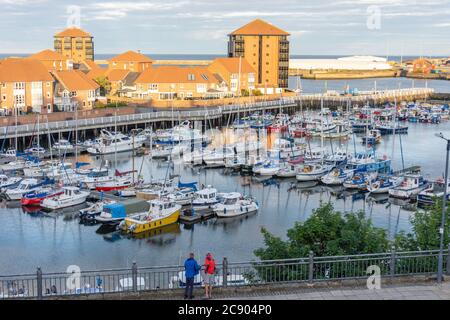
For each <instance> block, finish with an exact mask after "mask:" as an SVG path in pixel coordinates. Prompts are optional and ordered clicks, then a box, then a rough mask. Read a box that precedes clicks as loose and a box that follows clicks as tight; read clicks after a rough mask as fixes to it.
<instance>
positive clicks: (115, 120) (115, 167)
mask: <svg viewBox="0 0 450 320" xmlns="http://www.w3.org/2000/svg"><path fill="white" fill-rule="evenodd" d="M116 138H117V101H116V111H115V114H114V135H113V139H114V140H113V141H114V171H117V141H116V140H117V139H116Z"/></svg>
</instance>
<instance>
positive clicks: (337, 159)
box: [325, 149, 351, 165]
mask: <svg viewBox="0 0 450 320" xmlns="http://www.w3.org/2000/svg"><path fill="white" fill-rule="evenodd" d="M349 159H351V155H350V154H349V153H348V152H347V151H345V150H342V149H337V150H336V151H335V152H334V153H333V154H330V155H328V156H326V157H325V162H326V163H328V164H334V165H339V164H345V163H347V161H348V160H349Z"/></svg>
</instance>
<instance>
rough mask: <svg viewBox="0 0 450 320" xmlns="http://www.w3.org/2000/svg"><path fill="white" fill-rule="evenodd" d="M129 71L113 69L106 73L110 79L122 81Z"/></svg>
mask: <svg viewBox="0 0 450 320" xmlns="http://www.w3.org/2000/svg"><path fill="white" fill-rule="evenodd" d="M129 73H130V71H129V70H122V69H112V70H108V72H107V73H106V77H107V78H108V80H109V81H121V80H123V79H125V78H126V76H127V75H128V74H129Z"/></svg>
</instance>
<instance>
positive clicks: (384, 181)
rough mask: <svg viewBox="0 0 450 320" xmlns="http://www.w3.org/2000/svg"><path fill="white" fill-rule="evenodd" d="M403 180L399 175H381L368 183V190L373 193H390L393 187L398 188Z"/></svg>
mask: <svg viewBox="0 0 450 320" xmlns="http://www.w3.org/2000/svg"><path fill="white" fill-rule="evenodd" d="M402 181H403V178H401V177H400V178H399V177H387V176H380V177H378V178H377V179H376V180H375V181H373V182H372V183H370V184H369V185H367V191H369V192H370V193H371V194H383V193H389V190H390V189H392V188H397V187H398V186H399V185H400V184H401V183H402Z"/></svg>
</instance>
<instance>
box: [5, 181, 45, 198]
mask: <svg viewBox="0 0 450 320" xmlns="http://www.w3.org/2000/svg"><path fill="white" fill-rule="evenodd" d="M41 186H42V184H39V183H38V181H37V179H24V180H22V181H20V183H19V185H18V186H17V187H16V188H11V189H7V190H6V191H5V196H6V199H7V200H20V199H22V196H23V195H24V194H26V193H28V192H31V191H34V190H38V189H39V188H40V187H41Z"/></svg>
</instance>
